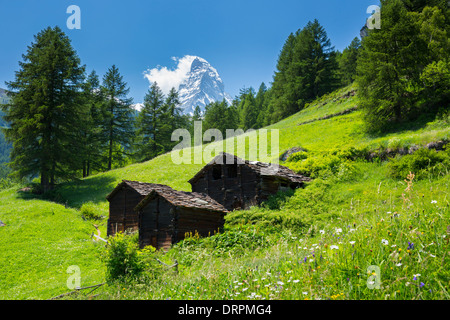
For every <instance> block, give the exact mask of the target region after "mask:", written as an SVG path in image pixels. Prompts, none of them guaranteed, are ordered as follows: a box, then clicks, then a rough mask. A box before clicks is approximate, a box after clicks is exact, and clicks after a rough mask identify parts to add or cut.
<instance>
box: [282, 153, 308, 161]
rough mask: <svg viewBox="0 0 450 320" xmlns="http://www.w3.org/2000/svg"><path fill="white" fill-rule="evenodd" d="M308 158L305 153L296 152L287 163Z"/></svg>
mask: <svg viewBox="0 0 450 320" xmlns="http://www.w3.org/2000/svg"><path fill="white" fill-rule="evenodd" d="M306 158H308V155H307V153H306V152H304V151H300V152H295V153H293V154H291V155H289V157H288V158H287V159H286V161H287V162H297V161H301V160H304V159H306Z"/></svg>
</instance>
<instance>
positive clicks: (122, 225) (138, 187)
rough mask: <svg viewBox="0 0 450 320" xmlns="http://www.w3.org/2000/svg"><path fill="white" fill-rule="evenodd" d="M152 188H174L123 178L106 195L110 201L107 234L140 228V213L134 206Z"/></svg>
mask: <svg viewBox="0 0 450 320" xmlns="http://www.w3.org/2000/svg"><path fill="white" fill-rule="evenodd" d="M152 190H172V188H170V187H169V186H165V185H161V184H155V183H144V182H137V181H127V180H123V181H122V182H121V183H119V184H118V185H117V187H116V188H114V190H113V191H112V192H111V193H110V194H109V195H108V196H107V197H106V199H107V200H108V201H109V219H108V225H107V235H108V236H110V235H114V234H115V233H116V232H125V231H126V230H131V231H136V230H137V229H138V227H139V226H138V222H139V221H138V215H137V212H136V211H134V208H135V207H136V206H137V205H138V204H139V202H141V201H142V199H144V198H145V196H147V195H148V194H149V193H150V192H151V191H152Z"/></svg>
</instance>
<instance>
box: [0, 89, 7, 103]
mask: <svg viewBox="0 0 450 320" xmlns="http://www.w3.org/2000/svg"><path fill="white" fill-rule="evenodd" d="M7 102H8V97H7V96H6V90H5V89H2V88H0V104H2V103H7Z"/></svg>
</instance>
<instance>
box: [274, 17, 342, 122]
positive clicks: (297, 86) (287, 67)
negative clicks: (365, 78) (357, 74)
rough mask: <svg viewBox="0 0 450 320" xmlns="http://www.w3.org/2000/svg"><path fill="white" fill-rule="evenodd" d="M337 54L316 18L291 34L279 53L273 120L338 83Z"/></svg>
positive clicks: (282, 116)
mask: <svg viewBox="0 0 450 320" xmlns="http://www.w3.org/2000/svg"><path fill="white" fill-rule="evenodd" d="M337 68H338V66H337V62H336V53H335V51H334V48H333V47H332V46H331V42H330V40H329V39H328V37H327V33H326V31H325V29H324V28H323V27H322V26H321V25H320V24H319V22H318V21H317V20H314V21H313V22H308V24H307V25H306V26H305V28H303V29H301V30H298V31H297V32H296V33H295V35H293V34H291V35H290V36H289V37H288V39H287V40H286V43H285V45H284V46H283V49H282V51H281V53H280V57H279V59H278V63H277V71H276V72H275V76H274V82H273V85H272V101H271V104H272V107H271V109H273V116H272V118H273V119H272V121H279V120H281V119H283V118H285V117H287V116H289V115H291V114H293V113H295V112H298V111H299V110H301V109H302V108H303V107H304V105H305V104H306V103H307V102H310V101H312V100H314V99H315V98H317V97H320V96H321V95H323V94H325V93H328V92H331V91H333V90H334V89H336V88H337V87H338V86H339V81H338V79H337V77H336V70H337Z"/></svg>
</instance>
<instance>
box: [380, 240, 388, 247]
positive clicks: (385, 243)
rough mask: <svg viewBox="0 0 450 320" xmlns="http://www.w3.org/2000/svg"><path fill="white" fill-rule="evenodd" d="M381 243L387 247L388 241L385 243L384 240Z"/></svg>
mask: <svg viewBox="0 0 450 320" xmlns="http://www.w3.org/2000/svg"><path fill="white" fill-rule="evenodd" d="M381 243H382V244H384V245H385V246H387V245H388V244H389V241H387V240H386V239H382V240H381Z"/></svg>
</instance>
